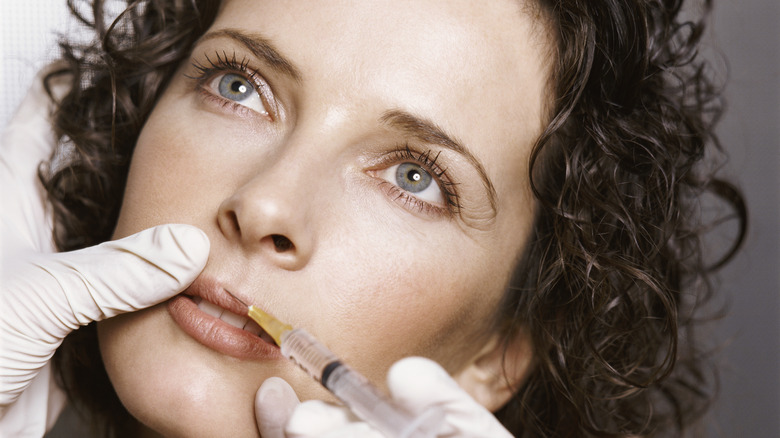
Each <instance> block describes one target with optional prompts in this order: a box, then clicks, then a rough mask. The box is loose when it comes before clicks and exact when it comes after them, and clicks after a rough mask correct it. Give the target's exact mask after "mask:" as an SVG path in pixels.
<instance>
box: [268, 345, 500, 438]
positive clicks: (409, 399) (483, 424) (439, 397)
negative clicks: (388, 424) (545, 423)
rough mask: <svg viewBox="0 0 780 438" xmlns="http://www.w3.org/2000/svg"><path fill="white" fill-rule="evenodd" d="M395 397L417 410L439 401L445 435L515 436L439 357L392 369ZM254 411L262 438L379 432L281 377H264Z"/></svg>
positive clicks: (407, 362)
mask: <svg viewBox="0 0 780 438" xmlns="http://www.w3.org/2000/svg"><path fill="white" fill-rule="evenodd" d="M387 386H388V389H389V390H390V394H391V396H392V398H393V400H395V401H396V403H398V404H399V405H400V406H401V407H404V408H405V409H406V410H408V411H409V412H411V413H413V414H417V415H419V414H421V413H423V412H425V411H426V410H428V409H430V408H433V407H436V408H438V409H440V410H441V411H443V412H444V421H443V424H442V427H441V429H440V431H439V433H438V435H437V436H440V437H445V436H446V437H455V436H458V437H461V436H464V437H485V438H488V437H490V438H501V437H512V434H510V433H509V432H508V431H507V430H506V429H505V428H504V427H503V426H502V425H501V423H499V422H498V420H497V419H496V418H495V417H494V416H493V414H492V413H491V412H490V411H488V410H487V409H485V407H483V406H482V405H480V404H479V403H477V402H476V401H475V400H474V399H473V398H471V396H470V395H469V394H468V393H466V391H464V390H463V389H462V388H461V387H460V386H458V384H457V383H456V382H455V381H454V380H453V379H452V377H450V375H449V374H447V372H446V371H445V370H444V369H443V368H442V367H441V366H439V364H437V363H436V362H433V361H431V360H429V359H424V358H420V357H409V358H405V359H401V360H399V361H398V362H396V363H395V364H394V365H393V366H392V367H391V368H390V371H389V372H388V375H387ZM255 415H256V417H257V423H258V427H259V429H260V434H261V435H262V436H263V438H281V437H286V438H304V437H310V438H312V437H325V438H336V437H340V438H345V437H347V438H349V437H354V438H358V437H365V438H369V437H370V438H380V437H382V436H383V435H382V434H380V433H379V432H378V431H376V430H375V429H373V428H372V427H371V426H370V425H368V424H366V423H364V422H361V421H360V420H359V419H357V418H356V417H355V416H354V415H353V414H352V413H351V412H350V411H349V410H348V409H346V408H345V407H343V406H336V405H333V404H330V403H325V402H323V401H319V400H311V401H306V402H303V403H300V404H299V402H298V399H297V398H296V397H295V392H294V391H293V389H292V388H291V387H290V385H288V384H287V382H285V381H284V380H282V379H279V378H271V379H268V380H266V381H265V382H263V384H262V385H261V386H260V389H259V390H258V391H257V397H256V399H255Z"/></svg>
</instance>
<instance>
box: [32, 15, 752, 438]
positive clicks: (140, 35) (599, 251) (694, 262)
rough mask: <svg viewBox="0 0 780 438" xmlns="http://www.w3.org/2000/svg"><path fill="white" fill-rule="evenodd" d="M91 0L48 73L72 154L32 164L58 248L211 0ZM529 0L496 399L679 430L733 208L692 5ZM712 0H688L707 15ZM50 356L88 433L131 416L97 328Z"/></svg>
mask: <svg viewBox="0 0 780 438" xmlns="http://www.w3.org/2000/svg"><path fill="white" fill-rule="evenodd" d="M89 3H90V4H91V8H90V11H91V17H92V19H88V18H87V17H86V16H85V15H83V14H81V13H79V12H78V11H79V7H78V5H76V4H74V0H70V1H69V5H70V7H71V10H72V11H73V12H74V14H75V15H76V16H77V17H78V18H79V19H80V20H81V21H82V22H83V23H85V24H86V25H88V26H89V27H91V28H93V29H94V30H95V33H96V35H97V39H96V40H95V41H94V42H92V43H86V44H76V43H73V42H67V41H64V42H63V43H62V44H61V46H62V49H63V54H64V55H63V57H64V59H65V60H66V61H67V65H66V66H65V67H64V68H62V69H61V70H59V71H57V72H54V73H52V74H51V75H50V77H49V78H47V80H48V79H50V78H52V77H54V76H59V75H63V74H68V75H72V77H73V84H74V86H73V88H72V89H71V91H70V93H69V94H68V95H67V96H66V97H65V98H64V99H62V100H61V101H60V102H58V110H57V112H56V114H55V128H56V129H57V132H58V134H59V136H60V137H61V138H62V139H64V140H65V144H66V145H69V146H68V147H69V148H71V151H70V154H69V161H68V163H67V165H64V166H59V167H57V168H53V169H50V171H44V172H42V173H41V179H42V180H43V182H44V185H45V187H46V189H47V191H48V193H49V196H50V199H51V202H52V204H53V205H54V212H55V218H56V227H55V236H54V237H55V241H56V243H57V245H58V247H59V249H61V250H72V249H77V248H82V247H86V246H90V245H94V244H97V243H100V242H102V241H105V240H108V239H109V238H110V236H111V232H112V230H113V227H114V225H115V223H116V218H117V215H118V211H119V206H120V204H121V196H122V193H123V189H124V182H125V178H126V174H127V169H128V164H129V159H130V157H131V155H132V151H133V147H134V144H135V141H136V139H137V137H138V134H139V132H140V130H141V127H142V126H143V123H144V121H145V120H146V118H147V116H148V115H149V112H150V111H151V109H152V108H153V106H154V104H155V102H156V100H157V98H158V97H159V95H160V94H161V93H162V91H163V90H164V88H165V85H166V83H167V81H168V80H169V79H170V77H171V76H172V74H173V72H174V71H175V70H176V68H177V67H178V65H179V63H180V62H181V61H182V60H183V59H185V58H186V57H187V56H188V55H189V51H190V48H191V46H192V44H193V43H194V41H195V40H196V39H197V38H198V37H199V36H200V35H201V34H202V33H203V32H204V31H205V30H206V29H207V28H208V27H209V25H210V24H211V23H212V21H213V20H214V17H215V15H216V12H217V9H218V6H219V3H218V2H215V1H208V0H189V1H174V0H168V1H166V0H148V1H140V0H137V1H128V7H127V9H126V10H125V12H124V13H123V14H122V15H120V16H119V17H118V18H116V20H114V21H113V22H112V24H111V25H110V26H107V25H106V23H107V21H106V19H105V15H106V14H105V13H104V11H103V7H104V2H103V1H102V0H93V1H91V2H89ZM536 3H537V6H539V11H540V16H541V17H544V19H545V20H546V21H548V26H547V27H546V30H547V31H548V32H549V33H550V39H551V40H553V41H554V42H555V43H556V44H555V53H554V61H553V63H554V65H553V69H552V70H553V74H552V77H551V78H550V80H551V88H552V89H553V90H554V96H553V100H552V102H553V104H552V108H551V114H550V123H549V124H548V126H547V128H546V130H545V131H544V133H543V134H542V136H541V137H540V138H539V140H538V142H537V144H536V145H535V148H534V150H533V153H532V155H531V166H530V179H531V183H532V188H533V191H534V194H535V196H536V197H537V199H538V200H539V203H540V209H539V212H538V216H537V218H536V226H535V229H534V232H533V235H532V237H531V241H530V244H529V245H528V248H527V249H526V252H525V257H524V259H523V260H522V261H521V262H520V264H519V265H518V268H517V270H516V275H515V278H514V281H513V283H512V287H510V288H509V290H508V291H507V293H506V295H505V298H504V305H503V306H502V308H501V311H502V315H501V318H500V321H501V324H502V326H503V327H504V329H505V330H506V331H507V333H508V334H509V336H507V338H509V337H511V335H512V334H513V333H518V332H523V333H526V334H528V335H529V336H530V339H531V342H532V344H533V349H534V360H535V366H534V368H533V371H532V374H531V375H530V376H529V377H528V379H526V381H525V383H524V384H523V386H522V387H520V388H518V391H517V394H516V396H515V397H514V398H513V399H512V400H511V401H510V402H509V403H508V404H507V405H506V406H505V407H504V408H502V409H501V410H500V411H499V412H497V413H496V415H497V417H498V418H499V419H500V420H501V421H502V422H503V423H504V424H505V425H506V426H507V428H508V429H509V430H510V431H512V432H513V433H514V434H515V435H517V436H555V437H569V436H600V437H618V436H630V435H645V436H647V435H658V434H664V435H667V434H675V435H677V434H682V433H683V432H685V431H686V430H687V429H688V426H689V425H690V424H692V422H693V420H694V419H696V418H697V417H698V416H699V415H701V413H703V412H704V410H705V409H706V407H707V406H708V404H709V401H710V400H711V398H712V396H713V388H714V386H713V385H714V383H715V375H714V374H713V373H711V372H709V371H711V369H709V368H707V365H706V361H705V357H704V356H705V355H704V353H706V350H704V349H703V348H702V346H701V345H700V344H699V343H698V340H697V338H696V336H695V335H696V333H694V329H695V328H696V327H697V324H696V322H697V321H698V319H699V316H698V309H699V308H700V307H701V305H702V304H703V303H704V302H706V301H707V300H708V299H709V298H710V296H711V293H712V288H711V287H710V283H709V281H708V276H709V274H710V273H711V272H712V270H713V269H716V268H718V267H720V265H722V264H723V263H724V262H725V261H726V260H728V259H729V258H730V257H731V255H733V253H734V251H736V249H737V247H738V246H739V245H740V243H741V241H742V238H743V236H744V232H745V225H744V224H745V223H746V220H745V219H746V210H745V206H744V203H743V201H742V198H741V196H740V194H739V192H738V191H737V190H736V189H735V188H734V187H733V186H732V185H730V184H728V183H726V182H724V181H721V180H718V179H716V178H714V176H713V175H712V174H711V172H709V171H708V170H707V168H705V167H704V165H703V164H704V160H703V159H704V155H705V150H708V149H711V148H715V149H716V150H719V149H720V148H719V145H718V142H717V138H715V136H714V134H713V127H714V124H715V122H716V121H717V119H718V117H719V115H720V113H721V108H722V105H721V102H720V99H719V89H718V88H717V86H716V85H715V84H714V83H713V82H712V80H711V79H710V78H709V77H708V75H707V70H706V64H705V63H704V62H702V61H700V60H699V59H698V58H697V53H696V48H697V46H698V43H699V40H700V38H701V36H702V32H703V19H702V20H701V21H683V20H681V18H680V9H681V6H682V5H681V3H682V2H681V1H675V0H666V1H662V0H654V1H647V0H645V1H641V0H599V1H596V0H537V2H536ZM710 8H711V2H710V1H709V0H705V2H704V9H705V16H706V13H707V12H708V11H709V9H710ZM518 177H521V176H518ZM705 193H712V194H714V195H716V196H717V197H719V198H720V199H722V200H724V201H725V202H726V204H728V205H729V206H731V207H732V209H733V211H734V212H735V216H736V218H737V222H738V223H739V225H738V233H737V235H736V236H735V238H734V245H733V247H731V248H730V249H729V250H728V251H727V254H726V255H725V256H724V257H723V258H722V259H721V260H719V261H717V262H715V263H713V264H711V265H710V266H707V265H706V264H705V261H704V260H703V256H702V250H701V245H702V239H703V234H704V233H703V231H704V225H705V224H702V223H701V221H700V220H698V215H697V214H696V212H697V209H698V208H699V206H700V202H701V199H702V196H703V195H704V194H705ZM55 366H56V367H57V368H58V370H59V372H60V377H61V381H62V384H63V386H64V387H65V388H66V390H67V391H68V392H69V393H70V394H71V397H72V398H73V399H74V401H76V402H77V406H81V407H82V408H83V409H86V410H87V411H88V412H89V413H90V415H91V416H92V417H93V418H99V419H101V420H100V424H101V425H102V426H101V428H102V429H101V430H102V432H104V433H105V434H106V435H110V434H119V433H121V431H123V430H124V431H127V430H129V429H127V428H126V427H127V425H128V424H132V419H130V417H129V414H128V413H127V412H126V411H125V410H124V408H123V407H122V405H121V402H119V400H118V398H117V396H116V394H115V393H114V392H113V389H112V387H111V384H110V382H109V381H108V377H107V376H106V373H105V370H104V369H103V365H102V362H101V360H100V354H99V351H98V348H97V343H96V336H95V331H94V325H93V326H89V327H86V328H83V329H80V330H78V331H77V332H74V333H73V334H72V335H70V336H69V337H68V338H67V339H66V341H65V342H64V343H63V346H62V347H61V348H60V349H59V350H58V352H57V355H56V357H55ZM81 382H90V384H89V385H84V384H83V383H81ZM96 416H98V417H96Z"/></svg>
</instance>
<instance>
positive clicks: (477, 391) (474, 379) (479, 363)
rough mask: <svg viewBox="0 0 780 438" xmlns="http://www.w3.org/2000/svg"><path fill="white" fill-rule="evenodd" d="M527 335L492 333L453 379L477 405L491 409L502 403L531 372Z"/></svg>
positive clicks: (529, 342) (530, 356)
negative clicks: (506, 335)
mask: <svg viewBox="0 0 780 438" xmlns="http://www.w3.org/2000/svg"><path fill="white" fill-rule="evenodd" d="M532 363H533V350H532V348H531V340H530V337H529V336H528V335H527V334H525V333H524V332H522V333H517V334H516V335H515V336H514V337H513V338H512V339H506V338H505V337H503V336H502V335H500V334H498V333H496V334H494V335H493V336H492V337H491V338H490V340H489V341H488V342H487V343H486V344H485V346H484V347H483V348H482V349H481V350H480V352H479V353H477V354H476V355H475V356H474V358H472V360H471V361H470V362H469V363H468V364H467V365H466V367H465V368H463V369H462V370H461V371H459V372H457V373H456V374H455V375H454V376H453V378H454V379H455V381H457V382H458V384H459V385H460V386H461V388H463V389H464V390H466V392H468V393H469V394H470V395H471V396H472V397H473V398H474V399H475V400H476V401H477V402H478V403H479V404H481V405H482V406H485V407H486V408H487V409H488V410H490V411H491V412H495V411H497V410H498V409H500V408H501V407H502V406H504V405H505V404H506V403H507V402H508V401H509V399H511V398H512V396H514V395H515V393H516V392H517V389H518V388H519V387H520V385H521V384H522V383H523V381H524V380H525V378H526V376H528V373H529V372H530V371H531V366H532Z"/></svg>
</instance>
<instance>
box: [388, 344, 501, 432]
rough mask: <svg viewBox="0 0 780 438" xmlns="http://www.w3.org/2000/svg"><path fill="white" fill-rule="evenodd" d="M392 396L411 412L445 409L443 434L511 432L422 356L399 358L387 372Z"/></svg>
mask: <svg viewBox="0 0 780 438" xmlns="http://www.w3.org/2000/svg"><path fill="white" fill-rule="evenodd" d="M387 386H388V389H389V390H390V392H391V393H392V395H393V398H394V399H395V400H396V401H397V402H398V403H399V404H400V405H402V406H405V407H406V408H407V409H408V410H409V411H410V412H413V413H417V414H421V413H423V412H425V411H427V410H429V409H432V408H438V409H440V410H441V411H443V412H444V417H445V420H444V424H443V426H442V428H441V430H440V433H441V434H443V435H444V436H471V437H496V438H497V437H506V438H511V436H512V435H511V434H510V433H509V432H508V431H507V430H506V429H505V428H504V427H503V426H502V425H501V423H499V422H498V420H497V419H496V417H495V416H494V415H493V414H492V413H491V412H490V411H489V410H487V409H486V408H485V407H484V406H482V405H480V404H479V403H477V401H476V400H474V399H473V398H472V397H471V396H470V395H469V394H468V393H467V392H466V391H465V390H464V389H463V388H461V387H460V386H459V385H458V384H457V382H455V380H453V378H452V377H451V376H450V375H449V374H448V373H447V371H445V370H444V368H442V367H441V366H440V365H439V364H437V363H436V362H434V361H432V360H430V359H426V358H422V357H407V358H404V359H401V360H399V361H398V362H396V363H395V364H393V366H392V367H391V368H390V370H389V371H388V374H387Z"/></svg>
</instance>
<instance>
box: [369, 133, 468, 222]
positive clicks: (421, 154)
mask: <svg viewBox="0 0 780 438" xmlns="http://www.w3.org/2000/svg"><path fill="white" fill-rule="evenodd" d="M438 158H439V154H438V153H437V154H436V155H433V151H432V150H430V149H428V150H425V151H417V150H414V149H412V148H411V146H409V144H405V145H403V146H399V147H398V148H396V149H395V150H393V151H392V152H391V153H390V154H389V155H388V156H387V158H386V160H385V162H386V164H387V165H394V164H399V163H404V162H410V161H411V162H414V163H417V164H419V165H421V166H423V167H424V168H425V170H426V171H427V172H428V173H430V174H431V175H432V176H433V178H434V179H435V180H436V183H437V184H438V186H439V190H441V192H442V196H443V198H444V203H445V205H444V206H443V207H440V206H437V205H434V204H431V203H430V202H427V201H423V200H422V199H419V198H417V197H415V196H414V195H412V194H411V193H409V192H407V191H406V190H404V189H402V188H400V187H398V186H397V185H395V184H392V183H390V182H388V181H382V185H383V186H385V187H386V188H387V192H388V193H387V194H388V195H390V196H395V201H399V202H401V203H402V204H403V205H404V206H406V207H409V208H411V209H414V210H417V211H419V212H421V213H426V214H435V215H440V216H452V215H455V214H458V213H459V212H460V209H461V205H460V197H459V196H458V193H457V192H456V191H455V186H456V184H455V183H454V182H452V181H451V179H450V178H449V176H448V175H447V169H444V168H442V167H441V165H439V163H438V162H437V161H438Z"/></svg>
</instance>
